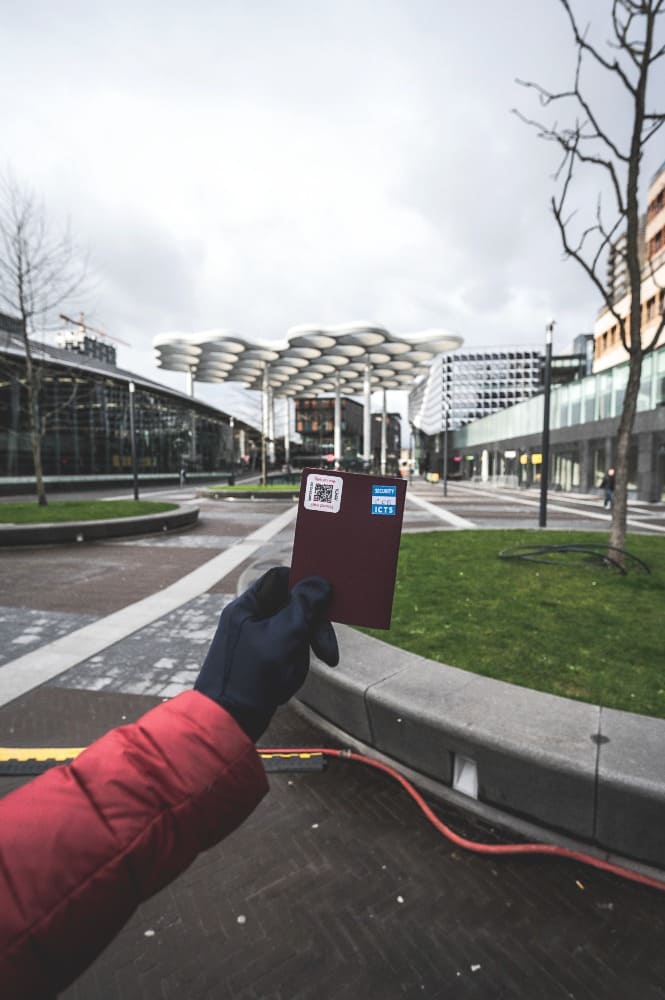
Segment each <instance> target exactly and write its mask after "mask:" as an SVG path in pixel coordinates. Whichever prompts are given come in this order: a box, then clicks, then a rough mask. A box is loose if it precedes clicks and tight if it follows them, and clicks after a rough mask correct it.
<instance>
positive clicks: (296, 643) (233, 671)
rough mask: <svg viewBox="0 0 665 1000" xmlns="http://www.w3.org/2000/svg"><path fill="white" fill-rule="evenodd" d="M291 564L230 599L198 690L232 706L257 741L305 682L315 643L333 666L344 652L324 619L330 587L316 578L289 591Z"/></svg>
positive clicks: (313, 577)
mask: <svg viewBox="0 0 665 1000" xmlns="http://www.w3.org/2000/svg"><path fill="white" fill-rule="evenodd" d="M288 580H289V570H288V568H287V567H284V566H278V567H275V568H274V569H271V570H269V571H268V572H267V573H265V574H264V576H262V577H261V579H260V580H257V582H256V583H254V584H253V585H252V586H251V587H250V588H249V589H248V590H246V591H245V593H244V594H241V596H240V597H238V598H236V600H235V601H233V602H232V603H231V604H229V605H228V606H227V607H226V608H225V609H224V611H223V612H222V616H221V618H220V620H219V625H218V626H217V632H216V633H215V637H214V639H213V641H212V645H211V646H210V649H209V650H208V655H207V656H206V658H205V661H204V663H203V666H202V668H201V673H200V674H199V676H198V679H197V681H196V684H195V685H194V688H195V690H196V691H200V692H201V693H202V694H205V695H207V696H208V697H209V698H212V699H213V701H216V702H217V703H218V704H219V705H221V706H222V707H223V708H225V709H226V710H227V712H229V714H230V715H232V716H233V718H234V719H235V720H236V722H237V723H238V725H240V726H241V727H242V729H244V730H245V732H246V733H247V735H248V736H249V738H250V739H251V740H253V741H254V742H256V740H258V739H259V737H260V736H261V735H262V734H263V733H264V732H265V730H266V729H267V727H268V724H269V722H270V720H271V718H272V716H273V714H274V712H275V709H276V708H277V706H278V705H283V704H284V703H285V702H287V701H288V700H289V698H291V696H292V695H294V694H295V693H296V691H297V690H298V689H299V688H300V686H301V685H302V683H303V682H304V680H305V677H306V676H307V671H308V669H309V648H310V645H311V647H312V649H313V650H314V652H315V653H316V655H317V656H318V657H319V658H320V659H322V660H323V661H324V662H325V663H327V664H328V665H329V666H331V667H334V666H337V663H338V662H339V650H338V647H337V638H336V636H335V632H334V630H333V627H332V625H331V624H330V622H328V621H326V619H325V612H326V608H327V606H328V604H329V602H330V598H331V595H332V587H331V585H330V584H329V583H328V581H327V580H324V579H323V578H322V577H318V576H312V577H308V578H307V579H306V580H301V581H300V583H297V584H296V585H295V587H294V588H293V590H292V591H291V594H290V595H289V591H288Z"/></svg>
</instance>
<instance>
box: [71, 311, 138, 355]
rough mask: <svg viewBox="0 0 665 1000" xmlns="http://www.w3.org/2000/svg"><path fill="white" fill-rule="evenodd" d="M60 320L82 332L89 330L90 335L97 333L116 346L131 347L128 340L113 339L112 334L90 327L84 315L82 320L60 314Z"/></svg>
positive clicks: (81, 317)
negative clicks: (113, 342)
mask: <svg viewBox="0 0 665 1000" xmlns="http://www.w3.org/2000/svg"><path fill="white" fill-rule="evenodd" d="M60 319H62V320H64V321H65V323H71V324H72V326H78V327H79V328H80V329H81V330H82V331H85V330H89V331H90V333H96V334H97V336H99V337H103V338H104V339H105V340H113V341H115V343H116V344H124V346H125V347H131V346H132V345H131V344H128V343H127V341H126V340H121V339H120V337H112V336H111V334H110V333H106V332H105V331H104V330H98V329H97V327H95V326H90V324H89V323H85V322H84V320H83V313H81V316H80V319H72V318H71V316H65V315H64V314H63V313H60Z"/></svg>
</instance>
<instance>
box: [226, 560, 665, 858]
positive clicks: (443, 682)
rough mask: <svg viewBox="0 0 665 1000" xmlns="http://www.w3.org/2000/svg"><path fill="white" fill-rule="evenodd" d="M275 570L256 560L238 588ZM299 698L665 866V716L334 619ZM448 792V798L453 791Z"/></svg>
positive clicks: (476, 786)
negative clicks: (383, 637) (461, 665)
mask: <svg viewBox="0 0 665 1000" xmlns="http://www.w3.org/2000/svg"><path fill="white" fill-rule="evenodd" d="M265 569H266V566H265V565H255V566H251V567H248V569H247V570H246V571H245V573H244V574H243V575H242V577H241V578H240V580H239V583H238V591H239V592H240V591H242V590H243V589H245V587H247V586H248V585H249V584H250V583H251V582H252V580H253V579H255V578H256V577H257V576H258V575H259V574H260V573H261V572H264V571H265ZM335 629H336V632H337V635H338V639H339V645H340V664H339V666H338V667H337V668H336V669H334V670H332V669H331V668H330V667H327V666H326V665H325V664H323V663H321V662H320V661H318V660H316V659H315V658H313V662H312V665H311V668H310V671H309V675H308V678H307V680H306V682H305V684H304V686H303V687H302V688H301V690H300V692H299V694H298V699H299V701H300V702H301V703H302V704H303V705H305V706H306V707H307V708H308V709H309V710H311V711H312V712H314V713H316V715H317V716H319V717H320V718H321V719H322V720H325V721H326V722H327V723H330V724H331V725H332V726H334V727H335V728H336V729H338V730H341V731H342V732H343V733H344V734H348V736H349V737H350V738H351V739H353V740H356V741H359V742H360V743H362V744H364V745H365V746H368V747H371V748H373V749H374V750H376V751H377V752H378V753H379V754H381V755H382V756H383V757H385V758H388V759H390V760H393V761H395V762H397V763H398V764H399V765H402V766H403V767H406V768H408V769H409V770H410V771H412V772H414V773H416V774H418V775H421V776H422V778H423V782H424V783H425V784H428V785H430V786H431V785H432V783H434V786H435V787H436V786H437V785H438V786H439V787H440V788H441V789H442V797H443V798H446V797H448V798H449V797H450V792H451V791H452V792H455V793H458V795H459V796H460V797H461V798H462V799H464V798H465V799H466V801H467V802H468V803H469V806H470V808H472V809H473V811H476V812H477V811H478V809H479V808H480V809H482V807H483V806H484V807H485V808H486V809H488V810H489V811H490V812H491V813H492V815H493V816H496V814H497V811H498V813H499V814H500V815H501V816H503V817H504V820H505V825H506V826H507V827H508V828H511V827H512V828H516V829H518V830H519V828H520V826H522V827H523V826H524V824H525V823H526V824H532V825H535V826H537V827H539V828H545V829H547V830H548V831H556V832H557V833H559V834H560V835H561V836H562V837H566V838H569V837H573V838H575V839H576V840H579V841H582V842H584V843H585V844H588V845H592V846H594V847H595V848H598V849H600V850H601V851H607V852H609V853H610V854H612V855H621V856H623V857H626V858H632V859H635V860H636V861H638V862H644V863H646V864H650V865H655V866H656V867H661V868H665V823H664V822H663V820H664V819H665V772H664V770H663V766H662V758H663V749H664V748H665V720H662V719H652V718H646V717H644V716H639V715H633V714H631V713H629V712H619V711H615V710H611V709H605V708H601V707H600V706H598V705H590V704H586V703H583V702H577V701H572V700H570V699H567V698H560V697H557V696H555V695H550V694H544V693H542V692H538V691H532V690H530V689H528V688H523V687H518V686H517V685H514V684H507V683H504V682H501V681H496V680H493V679H491V678H488V677H481V676H479V675H477V674H473V673H469V672H468V671H465V670H459V669H458V668H456V667H451V666H448V665H446V664H442V663H438V662H434V661H432V660H427V659H425V658H423V657H421V656H416V655H415V654H413V653H408V652H406V651H404V650H402V649H398V648H397V647H395V646H390V645H388V644H387V643H385V642H382V641H380V640H378V639H374V638H372V637H370V636H366V635H364V634H363V633H361V632H357V631H355V630H354V629H351V628H348V627H347V626H344V625H336V626H335ZM446 793H447V794H446Z"/></svg>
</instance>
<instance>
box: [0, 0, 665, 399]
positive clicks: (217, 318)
mask: <svg viewBox="0 0 665 1000" xmlns="http://www.w3.org/2000/svg"><path fill="white" fill-rule="evenodd" d="M599 7H600V5H599V4H598V3H597V2H592V0H580V2H578V3H577V4H576V8H577V9H579V10H580V11H581V15H580V19H581V21H582V23H586V21H587V20H589V21H591V23H592V29H593V30H595V29H596V28H597V30H598V32H599V33H600V34H599V37H600V36H603V34H607V32H606V30H605V29H606V28H607V13H604V12H603V11H602V10H599ZM608 9H609V7H608ZM3 27H4V34H5V45H4V47H3V49H4V51H3V60H2V64H1V65H0V80H1V82H2V85H3V86H2V91H3V93H4V95H5V100H4V111H3V114H2V126H3V137H4V149H5V157H4V168H5V169H11V171H12V173H13V174H14V176H15V177H16V178H17V180H18V181H19V183H21V184H22V185H25V186H27V187H30V188H32V189H33V190H34V191H35V192H36V193H37V194H38V195H39V196H40V197H41V198H42V199H43V202H44V205H45V209H46V213H47V216H48V218H49V220H50V222H51V224H52V225H54V226H55V227H57V226H58V225H62V224H63V222H64V220H65V219H69V220H70V221H71V226H72V231H73V233H74V235H75V237H76V239H77V241H78V242H79V243H81V244H83V245H85V246H86V247H88V248H89V251H90V258H91V274H92V277H93V279H94V280H93V286H94V287H93V290H92V291H90V292H89V293H88V294H87V295H86V296H85V298H84V299H81V301H76V302H72V303H68V309H69V310H72V311H73V310H76V311H75V312H73V315H78V312H79V311H83V312H84V313H85V317H86V319H87V321H88V322H90V323H91V324H92V325H94V326H98V327H101V328H103V329H104V330H106V331H107V332H108V333H109V334H110V335H111V336H115V337H117V338H119V339H120V340H124V341H127V342H129V343H130V344H131V345H132V347H131V349H130V348H126V347H124V346H122V345H120V346H119V350H118V361H119V363H120V364H121V365H122V366H123V367H125V368H129V369H130V370H134V371H137V372H139V373H142V374H145V375H147V376H150V377H152V378H157V379H158V380H160V381H163V382H165V383H166V384H169V385H172V386H174V387H175V388H179V389H182V388H183V383H184V379H183V377H182V376H179V375H174V374H172V373H170V374H169V373H165V372H162V371H161V370H159V369H157V368H156V367H155V365H154V362H153V358H152V349H151V345H152V341H153V338H154V337H155V336H156V335H157V334H160V333H167V332H176V331H177V332H181V333H191V332H196V331H200V330H205V329H228V330H232V331H234V332H236V333H238V334H239V335H241V336H243V337H246V338H250V339H255V338H258V339H277V338H278V339H283V338H284V337H285V336H286V332H287V330H288V329H289V328H290V327H292V326H295V325H299V324H304V323H321V324H338V323H344V322H350V321H355V320H358V319H367V320H370V321H372V322H375V323H379V324H381V325H383V326H386V327H388V328H389V329H390V330H392V331H394V332H395V333H405V332H411V331H416V330H422V329H427V328H432V327H443V328H445V329H447V330H449V331H451V332H453V333H456V334H457V335H459V336H461V337H462V338H463V339H464V346H465V348H476V347H499V346H507V345H511V346H512V345H524V346H527V345H528V346H529V347H538V346H540V345H541V344H542V343H543V340H544V330H545V324H546V323H547V322H548V321H549V320H550V319H551V318H554V319H555V320H556V322H557V326H556V340H555V349H557V350H563V349H565V348H567V347H568V346H569V345H570V343H571V342H572V340H573V338H574V337H575V336H576V335H577V334H579V333H582V332H589V331H591V330H592V329H593V323H594V320H595V317H596V315H597V312H598V310H599V308H600V305H601V302H600V301H599V296H598V293H597V291H596V290H595V289H594V288H593V286H592V284H591V283H590V282H589V280H588V279H587V278H586V277H585V276H584V274H583V273H582V271H581V269H580V268H579V267H578V266H577V265H576V264H575V263H574V262H572V261H564V260H563V259H562V251H561V245H560V240H559V235H558V232H557V229H556V226H555V223H554V220H553V218H552V215H551V210H550V207H549V199H550V198H551V196H552V194H553V193H554V190H555V188H554V180H553V174H554V171H555V169H556V167H557V165H558V156H557V152H556V149H555V148H554V147H553V145H552V144H548V143H545V142H542V141H539V140H538V138H537V137H536V134H535V131H534V130H533V129H530V128H529V127H528V126H526V125H525V124H524V123H523V122H521V121H520V120H519V119H518V118H517V116H516V115H514V114H512V113H511V109H512V108H514V107H517V108H519V109H520V110H522V111H523V112H524V113H525V114H526V115H528V116H532V117H538V116H539V114H540V113H542V112H540V111H539V109H538V106H537V101H535V99H534V94H533V93H532V92H529V91H526V90H525V89H524V88H520V87H519V86H518V85H517V84H516V82H515V79H516V78H518V77H519V78H522V79H526V80H536V81H538V82H540V83H542V84H544V85H546V86H550V87H552V88H553V89H556V88H563V87H567V86H569V85H570V83H571V79H572V72H573V69H574V57H575V53H574V48H573V45H572V41H571V36H570V30H569V27H568V24H567V20H566V17H565V13H564V12H563V10H562V8H561V5H560V4H559V3H558V2H557V0H545V2H542V3H538V4H533V3H530V2H528V0H508V2H507V3H506V4H503V5H497V4H496V3H494V2H492V0H479V2H477V3H476V4H474V5H468V6H465V7H462V5H457V4H453V5H451V4H441V3H436V2H434V0H409V2H407V0H382V2H379V0H353V2H351V0H338V2H337V3H335V4H329V3H323V2H322V0H309V2H305V0H280V2H279V3H276V4H268V3H266V2H265V0H221V2H216V3H212V2H208V0H196V2H194V3H193V4H191V5H190V6H189V7H188V8H187V9H185V8H182V7H180V5H177V4H173V3H168V2H167V3H160V4H157V3H156V2H154V0H143V2H139V3H133V4H130V3H128V2H126V0H119V2H118V3H116V4H115V5H113V7H112V8H102V7H99V6H98V5H91V4H89V3H87V2H86V3H84V2H78V0H76V2H68V0H63V2H62V3H61V4H59V5H57V6H56V5H53V4H49V3H47V2H46V0H25V2H24V3H22V4H20V5H11V8H10V9H8V10H6V11H5V12H4V25H3ZM589 86H590V88H591V92H592V94H593V96H594V100H595V101H596V102H597V105H596V106H597V107H598V108H599V109H600V111H601V113H602V114H605V115H606V116H612V118H611V120H612V121H613V126H614V125H616V124H617V123H618V124H619V126H620V125H621V122H622V120H623V119H622V115H625V109H624V108H622V106H621V104H620V103H619V102H617V99H616V95H613V94H612V93H611V92H610V91H609V89H607V88H605V87H603V86H601V85H600V84H599V83H598V81H595V80H593V79H590V80H589ZM608 120H609V119H608ZM626 121H628V119H627V118H626ZM658 142H660V146H658ZM664 160H665V142H664V141H663V139H660V140H659V139H656V140H654V143H653V145H652V147H651V148H650V150H649V151H648V154H647V156H646V157H645V160H644V164H643V171H642V177H643V186H642V190H641V203H642V205H644V199H645V194H646V184H647V182H648V179H649V177H650V176H651V174H652V173H653V172H654V171H655V169H656V168H657V167H658V166H659V165H660V164H661V163H662V162H663V161H664ZM2 165H3V164H0V166H2ZM597 184H598V181H597V180H596V179H594V177H593V176H591V177H588V178H581V183H580V187H579V190H578V193H577V202H576V204H577V205H578V206H579V207H580V208H581V209H583V208H585V207H587V208H588V207H589V205H592V208H595V198H596V193H597ZM224 392H225V390H223V389H220V388H218V387H200V391H199V387H197V394H198V395H200V396H201V398H205V399H207V400H208V401H210V402H214V403H216V404H217V405H220V406H222V407H223V406H224Z"/></svg>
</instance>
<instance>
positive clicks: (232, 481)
mask: <svg viewBox="0 0 665 1000" xmlns="http://www.w3.org/2000/svg"><path fill="white" fill-rule="evenodd" d="M234 425H235V420H234V418H233V417H229V427H230V429H231V475H230V476H229V486H235V481H236V477H235V467H236V441H235V435H234V431H233V428H234Z"/></svg>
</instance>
